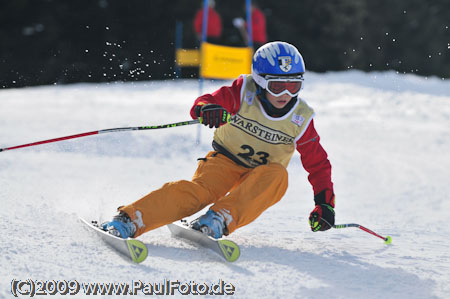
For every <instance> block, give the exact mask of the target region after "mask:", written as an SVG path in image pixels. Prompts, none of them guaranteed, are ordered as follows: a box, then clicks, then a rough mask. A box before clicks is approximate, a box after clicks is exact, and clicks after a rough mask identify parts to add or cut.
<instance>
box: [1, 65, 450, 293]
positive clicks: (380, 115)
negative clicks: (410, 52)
mask: <svg viewBox="0 0 450 299" xmlns="http://www.w3.org/2000/svg"><path fill="white" fill-rule="evenodd" d="M229 83H230V82H206V84H205V86H204V91H205V92H212V91H213V90H215V89H216V88H218V87H219V86H221V84H229ZM198 93H199V89H198V83H197V81H194V80H187V81H184V80H179V81H163V82H157V81H153V82H145V83H135V84H132V83H126V84H120V83H117V84H74V85H68V86H45V87H33V88H21V89H9V90H0V148H4V147H10V146H14V145H19V144H24V143H29V142H34V141H39V140H44V139H50V138H55V137H61V136H67V135H72V134H77V133H83V132H89V131H94V130H100V129H108V128H116V127H128V126H141V125H158V124H165V123H171V122H178V121H184V120H189V119H190V117H189V113H188V111H189V108H190V106H191V104H192V102H193V100H194V99H195V98H196V97H197V96H198ZM301 96H302V97H303V98H304V99H305V100H306V101H307V102H308V103H309V105H310V106H312V107H313V108H314V109H315V111H316V117H315V124H316V128H317V130H318V132H319V134H320V135H321V138H322V145H323V146H324V148H325V149H326V150H327V152H328V154H329V159H330V161H331V163H332V166H333V181H334V183H335V193H336V223H359V224H361V225H364V226H366V227H368V228H370V229H372V230H374V231H376V232H378V233H379V234H381V235H390V236H392V239H393V243H392V245H390V246H387V245H385V244H384V243H383V241H382V240H381V239H378V238H376V237H374V236H372V235H370V234H368V233H365V232H363V231H361V230H359V229H356V228H348V229H342V230H336V229H332V230H329V231H327V232H318V233H312V232H311V231H310V229H309V227H308V215H309V213H310V211H311V210H312V209H313V206H314V203H313V194H312V189H311V186H310V185H309V183H308V181H307V173H306V172H305V171H304V170H303V168H302V166H301V163H300V159H299V156H298V154H295V155H294V157H293V158H292V161H291V164H290V165H289V168H288V171H289V184H290V186H289V189H288V192H287V193H286V195H285V196H284V198H283V199H282V200H281V201H280V202H279V203H278V204H277V205H275V206H273V207H272V208H270V209H269V210H267V211H266V212H265V213H264V214H263V215H262V216H261V217H260V218H258V219H257V220H256V221H255V222H253V223H251V224H250V225H248V226H246V227H244V228H242V229H240V230H238V231H236V232H235V233H233V234H232V235H231V236H229V238H230V239H232V240H233V241H235V242H236V243H238V244H240V246H241V257H240V259H239V260H238V261H237V262H235V263H233V264H229V263H226V262H224V261H222V260H221V259H220V258H219V257H217V256H216V255H215V254H214V253H212V252H210V251H208V250H205V249H199V248H197V247H196V246H193V245H192V244H187V243H185V242H183V241H181V240H178V239H175V238H172V237H171V236H170V233H169V230H168V229H167V228H166V227H162V228H159V229H157V230H155V231H152V232H149V233H148V234H145V235H143V236H141V237H139V239H140V240H142V241H143V242H145V243H146V244H147V246H148V250H149V257H148V259H147V260H146V261H144V262H143V263H142V264H139V265H136V264H132V263H130V262H128V261H126V260H125V259H123V258H122V257H120V256H119V255H118V254H117V253H116V252H114V251H113V250H111V249H109V248H108V247H106V246H104V245H103V244H102V243H101V242H99V240H98V239H96V238H95V236H93V235H92V234H91V233H90V232H89V231H87V230H86V229H85V228H84V227H83V226H82V225H80V223H79V222H78V217H80V216H81V217H84V218H86V219H99V220H105V219H108V218H110V217H111V216H112V215H113V214H114V213H115V209H116V208H117V207H118V206H120V205H124V204H128V203H131V202H133V201H135V200H137V199H139V198H140V197H141V196H143V195H145V194H147V193H148V192H150V191H151V190H153V189H156V188H158V187H160V186H161V185H162V184H164V183H165V182H169V181H174V180H179V179H190V178H191V177H192V174H193V173H194V171H195V169H196V166H197V162H196V159H197V158H199V157H203V156H204V155H205V154H206V153H207V152H208V151H209V150H210V149H211V146H210V143H211V138H212V134H213V131H212V130H210V129H208V128H206V127H203V126H199V125H191V126H186V127H180V128H170V129H164V130H156V131H140V132H118V133H110V134H102V135H96V136H91V137H84V138H79V139H73V140H70V141H63V142H57V143H52V144H48V145H41V146H35V147H30V148H24V149H17V150H11V151H4V152H1V153H0V202H1V209H0V240H1V242H0V265H1V267H0V297H4V298H10V297H12V294H11V281H13V280H14V279H15V280H26V279H33V280H36V281H46V280H55V281H64V280H66V281H74V280H76V281H78V282H79V283H83V282H123V283H131V282H133V281H139V280H140V281H142V282H145V283H153V284H157V283H162V282H164V280H170V281H177V280H178V281H179V282H180V283H186V284H189V283H197V284H203V283H207V284H212V283H217V282H219V281H220V280H222V281H224V282H226V283H230V284H232V285H233V286H234V287H235V293H234V296H235V297H236V298H315V299H317V298H388V297H389V298H448V294H449V293H450V284H449V282H450V250H449V247H450V226H449V223H450V199H449V194H450V184H449V183H450V180H449V179H450V156H449V149H450V82H449V81H448V80H441V79H438V78H423V77H417V76H414V75H398V74H396V73H394V72H386V73H362V72H358V71H348V72H338V73H327V74H314V73H308V74H307V75H306V81H305V88H304V90H303V91H302V92H301ZM198 130H199V131H200V135H201V139H200V144H196V139H197V134H198ZM196 216H198V214H197V215H193V216H192V218H194V217H196ZM82 295H83V291H82V290H81V291H80V292H79V293H78V296H82ZM24 297H27V296H24ZM61 297H62V296H61ZM64 297H66V296H64ZM130 297H133V298H136V297H138V296H130ZM174 297H182V296H181V295H180V294H179V293H175V295H174ZM196 297H197V298H198V297H199V296H196Z"/></svg>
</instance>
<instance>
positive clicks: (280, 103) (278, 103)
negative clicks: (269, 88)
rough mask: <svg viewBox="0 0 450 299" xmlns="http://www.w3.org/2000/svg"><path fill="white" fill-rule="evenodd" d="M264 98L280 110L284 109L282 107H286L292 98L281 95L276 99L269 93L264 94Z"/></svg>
mask: <svg viewBox="0 0 450 299" xmlns="http://www.w3.org/2000/svg"><path fill="white" fill-rule="evenodd" d="M266 98H267V99H268V100H269V102H270V103H271V104H272V105H273V106H274V107H275V108H277V109H281V108H284V106H286V105H287V103H289V101H290V100H291V98H292V97H291V96H290V95H288V94H282V95H280V96H278V97H276V96H274V95H272V94H271V93H270V92H266Z"/></svg>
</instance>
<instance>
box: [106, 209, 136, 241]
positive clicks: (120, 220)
mask: <svg viewBox="0 0 450 299" xmlns="http://www.w3.org/2000/svg"><path fill="white" fill-rule="evenodd" d="M101 227H102V229H103V230H104V231H106V232H108V233H109V234H111V235H113V236H116V237H119V238H122V239H127V238H132V237H133V236H134V233H135V232H136V226H135V225H134V223H133V222H132V221H131V219H130V217H128V215H127V214H125V213H124V212H119V214H117V215H116V216H114V217H113V219H112V220H111V221H107V222H104V223H102V225H101Z"/></svg>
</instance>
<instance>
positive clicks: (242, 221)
mask: <svg viewBox="0 0 450 299" xmlns="http://www.w3.org/2000/svg"><path fill="white" fill-rule="evenodd" d="M304 73H305V64H304V61H303V57H302V56H301V54H300V52H299V51H298V49H297V48H296V47H295V46H293V45H291V44H289V43H286V42H281V41H277V42H271V43H267V44H265V45H264V46H262V47H261V48H259V49H258V50H257V51H256V52H255V54H254V56H253V60H252V71H251V74H245V75H241V76H239V77H238V78H237V79H235V80H234V81H233V82H232V84H231V86H222V87H220V88H219V89H218V90H216V91H215V92H213V93H212V94H204V95H202V96H200V97H198V98H197V99H196V100H195V101H194V103H193V105H192V108H191V110H190V115H191V117H192V118H193V119H199V120H200V122H201V123H202V124H204V125H206V126H209V128H215V131H214V137H213V141H212V147H213V149H214V150H212V151H210V152H209V153H208V154H206V156H205V157H202V158H199V159H198V161H199V162H198V167H197V170H196V172H195V174H194V176H193V178H192V179H191V180H180V181H176V182H170V183H166V184H164V185H163V186H162V187H161V188H159V189H157V190H154V191H152V192H150V193H149V194H147V195H146V196H144V197H142V198H141V199H139V200H137V201H135V202H134V203H131V204H128V205H126V206H122V207H120V208H119V213H118V214H117V215H116V216H114V217H113V219H112V221H108V222H105V223H103V225H102V227H103V229H104V230H105V231H108V232H109V233H110V234H112V235H115V236H118V237H121V238H128V237H137V236H139V235H141V234H143V233H146V232H148V231H150V230H153V229H156V228H158V227H161V226H163V225H166V224H169V223H172V222H175V221H177V220H180V219H183V218H185V217H189V216H191V215H193V214H195V213H197V212H199V211H201V210H202V209H204V208H206V207H209V209H208V211H207V212H206V213H205V214H204V215H202V216H200V217H199V218H197V219H196V220H194V221H192V222H191V227H192V228H193V229H196V230H199V231H201V232H203V233H205V234H207V235H208V236H211V237H212V238H216V239H217V238H221V237H222V236H224V235H229V234H231V233H232V232H234V231H235V230H236V229H238V228H240V227H243V226H245V225H248V224H249V223H251V222H253V221H254V220H255V219H256V218H258V217H259V216H260V215H261V214H262V213H263V212H264V211H265V210H266V209H268V208H269V207H271V206H272V205H274V204H275V203H277V202H278V201H280V200H281V198H282V197H283V196H284V194H285V192H286V190H287V188H288V171H287V169H286V168H287V166H288V164H289V162H290V160H291V157H292V155H293V154H294V152H295V151H297V152H299V153H300V159H301V162H302V164H303V167H304V169H305V170H306V171H307V172H308V173H309V176H308V180H309V182H310V183H311V185H312V189H313V195H314V197H313V200H314V208H313V210H312V212H311V213H310V215H309V225H310V227H311V230H312V231H313V232H316V231H325V230H328V229H330V228H331V227H332V226H333V225H334V217H335V213H334V205H335V200H334V192H333V183H332V181H331V164H330V162H329V160H328V158H327V153H326V151H325V150H324V149H323V147H322V146H321V144H320V137H319V134H318V133H317V131H316V129H315V127H314V122H313V117H314V111H313V109H312V108H310V107H309V106H308V104H307V103H306V102H305V101H304V100H303V99H302V98H300V96H299V94H300V91H301V89H302V86H303V74H304ZM174 169H176V165H174ZM294 183H295V182H294ZM293 196H296V197H298V199H301V198H304V197H305V196H304V195H302V194H296V195H293ZM311 197H312V196H311ZM298 212H299V211H292V213H293V214H294V215H296V214H298ZM277 221H279V220H277ZM289 225H290V224H289V223H286V226H287V227H288V228H287V229H289ZM261 229H264V228H261Z"/></svg>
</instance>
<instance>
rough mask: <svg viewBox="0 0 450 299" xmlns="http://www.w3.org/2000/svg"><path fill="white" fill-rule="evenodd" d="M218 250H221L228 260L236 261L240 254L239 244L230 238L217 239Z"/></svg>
mask: <svg viewBox="0 0 450 299" xmlns="http://www.w3.org/2000/svg"><path fill="white" fill-rule="evenodd" d="M217 242H218V243H219V247H220V250H222V253H223V256H224V257H225V259H226V260H227V261H228V262H234V261H236V260H237V259H238V258H239V256H240V255H241V251H240V249H239V246H238V245H237V244H236V243H234V242H233V241H230V240H223V239H222V240H218V241H217Z"/></svg>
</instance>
